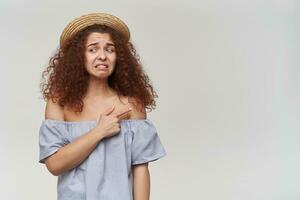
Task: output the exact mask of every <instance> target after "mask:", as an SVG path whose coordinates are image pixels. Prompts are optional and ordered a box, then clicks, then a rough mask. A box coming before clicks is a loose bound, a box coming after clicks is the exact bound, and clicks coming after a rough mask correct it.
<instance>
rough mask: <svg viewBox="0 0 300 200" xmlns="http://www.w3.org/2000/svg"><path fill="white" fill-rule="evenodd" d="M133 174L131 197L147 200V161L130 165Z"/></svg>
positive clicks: (148, 188) (148, 189) (148, 193)
mask: <svg viewBox="0 0 300 200" xmlns="http://www.w3.org/2000/svg"><path fill="white" fill-rule="evenodd" d="M132 174H133V199H134V200H149V197H150V173H149V169H148V163H145V164H141V165H133V166H132Z"/></svg>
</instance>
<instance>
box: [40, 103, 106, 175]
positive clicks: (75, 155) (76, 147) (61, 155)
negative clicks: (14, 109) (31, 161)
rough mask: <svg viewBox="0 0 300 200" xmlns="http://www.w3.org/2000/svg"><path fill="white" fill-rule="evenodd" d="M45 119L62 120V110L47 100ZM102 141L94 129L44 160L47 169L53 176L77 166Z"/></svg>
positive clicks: (99, 133)
mask: <svg viewBox="0 0 300 200" xmlns="http://www.w3.org/2000/svg"><path fill="white" fill-rule="evenodd" d="M45 118H46V119H48V118H50V119H56V120H64V114H63V108H61V107H60V106H59V105H58V104H57V103H54V102H53V101H51V100H49V101H48V102H47V105H46V110H45ZM101 140H102V134H101V131H99V130H98V129H97V128H94V129H92V130H90V131H89V132H87V133H86V134H84V135H82V136H81V137H79V138H77V139H76V140H75V141H74V142H72V143H70V144H67V145H65V146H63V147H61V148H60V149H59V150H58V151H57V152H56V153H54V154H52V155H51V156H49V157H47V158H46V159H45V164H46V166H47V169H48V170H49V171H50V172H51V173H52V174H53V175H54V176H58V175H60V174H61V173H63V172H65V171H67V170H69V169H72V168H74V167H76V166H78V165H79V164H80V163H81V162H82V161H83V160H85V159H86V157H87V156H88V155H89V154H90V153H91V152H92V151H93V149H94V148H95V147H96V146H97V144H98V143H99V142H100V141H101Z"/></svg>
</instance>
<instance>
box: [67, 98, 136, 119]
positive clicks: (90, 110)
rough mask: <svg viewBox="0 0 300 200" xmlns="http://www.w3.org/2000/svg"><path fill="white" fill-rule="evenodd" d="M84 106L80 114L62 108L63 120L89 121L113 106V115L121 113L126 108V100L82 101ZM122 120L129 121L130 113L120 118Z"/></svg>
mask: <svg viewBox="0 0 300 200" xmlns="http://www.w3.org/2000/svg"><path fill="white" fill-rule="evenodd" d="M83 102H84V106H83V110H82V112H81V113H79V114H77V113H75V112H74V111H72V110H70V109H68V108H64V120H65V121H91V120H95V119H97V118H98V116H99V114H101V113H103V112H104V111H105V110H107V109H108V108H109V107H111V106H113V105H115V109H114V111H113V113H116V112H118V111H122V110H124V109H125V108H127V105H126V104H127V103H128V98H127V97H125V96H121V97H120V98H119V97H117V96H114V97H110V98H108V99H105V100H103V101H100V100H92V99H83ZM122 119H130V112H129V113H128V114H127V115H125V116H124V117H122Z"/></svg>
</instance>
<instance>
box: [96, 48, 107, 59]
mask: <svg viewBox="0 0 300 200" xmlns="http://www.w3.org/2000/svg"><path fill="white" fill-rule="evenodd" d="M98 59H100V60H105V59H106V54H105V52H104V50H103V49H100V50H99V54H98Z"/></svg>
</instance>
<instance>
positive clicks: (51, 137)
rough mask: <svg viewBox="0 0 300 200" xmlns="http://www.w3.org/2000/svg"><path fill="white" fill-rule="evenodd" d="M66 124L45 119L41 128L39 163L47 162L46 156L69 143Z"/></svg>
mask: <svg viewBox="0 0 300 200" xmlns="http://www.w3.org/2000/svg"><path fill="white" fill-rule="evenodd" d="M66 131H67V130H66V128H65V126H64V124H62V123H58V122H57V121H54V120H44V121H43V122H42V124H41V126H40V129H39V163H45V158H47V157H49V156H50V155H52V154H54V153H55V152H56V151H58V149H59V148H60V147H62V146H64V145H66V144H67V143H69V142H68V141H67V139H66V137H65V135H66Z"/></svg>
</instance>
